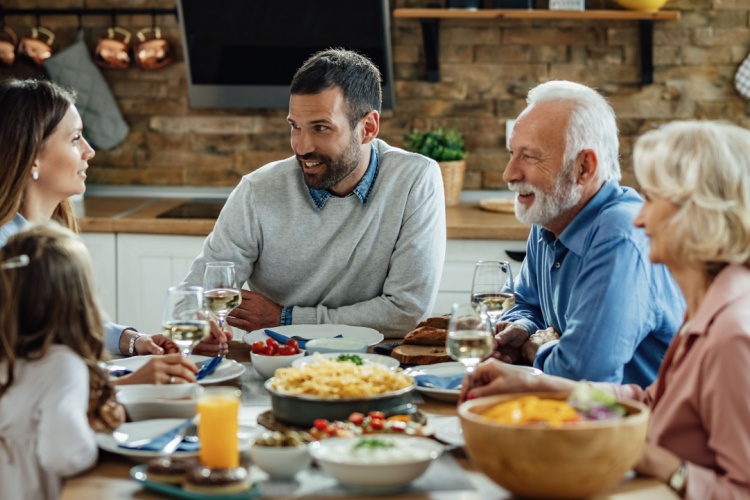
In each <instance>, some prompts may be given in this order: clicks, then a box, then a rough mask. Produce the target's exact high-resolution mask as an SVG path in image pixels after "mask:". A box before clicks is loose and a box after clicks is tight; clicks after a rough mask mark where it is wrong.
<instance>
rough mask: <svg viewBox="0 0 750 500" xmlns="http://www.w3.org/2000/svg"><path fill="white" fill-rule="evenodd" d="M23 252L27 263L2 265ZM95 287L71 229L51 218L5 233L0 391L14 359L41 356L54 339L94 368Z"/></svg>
mask: <svg viewBox="0 0 750 500" xmlns="http://www.w3.org/2000/svg"><path fill="white" fill-rule="evenodd" d="M22 255H26V256H27V257H28V264H25V265H21V266H17V267H10V266H8V265H6V266H3V264H4V263H8V262H9V261H11V259H14V258H15V259H18V258H19V256H22ZM11 262H12V261H11ZM3 267H4V268H3ZM93 290H94V288H93V279H92V267H91V258H90V256H89V253H88V251H87V250H86V247H85V246H84V244H83V242H82V241H81V240H80V239H79V238H78V237H77V236H76V235H75V234H73V233H72V232H71V231H70V230H68V229H65V228H63V227H61V226H59V225H58V224H56V223H54V222H51V223H48V224H42V225H37V226H31V227H30V228H28V229H26V230H24V231H21V232H19V233H17V234H15V235H13V236H11V237H10V238H9V239H8V243H7V244H6V245H5V247H3V248H2V249H0V361H6V362H7V367H8V368H7V369H8V372H7V377H6V382H5V384H1V383H0V397H2V396H3V394H4V393H5V392H6V391H7V390H8V388H9V387H10V386H11V385H12V384H13V373H14V368H15V364H16V360H18V359H39V358H41V357H42V356H44V354H45V353H46V352H47V350H48V348H49V346H50V345H52V344H60V345H65V346H67V347H69V348H70V349H71V350H73V351H74V352H75V353H77V354H78V355H79V356H81V358H83V360H84V361H85V362H86V363H87V364H88V365H89V367H90V368H92V369H95V367H96V365H97V363H98V362H99V361H100V360H101V359H102V353H103V342H102V335H103V334H102V318H101V315H100V313H99V308H98V306H97V303H96V299H95V297H94V291H93ZM0 379H2V377H0ZM91 382H92V383H93V382H94V380H93V379H92V380H91Z"/></svg>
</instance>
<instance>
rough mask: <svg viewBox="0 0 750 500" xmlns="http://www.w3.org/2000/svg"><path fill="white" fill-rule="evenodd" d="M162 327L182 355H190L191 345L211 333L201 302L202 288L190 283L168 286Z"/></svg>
mask: <svg viewBox="0 0 750 500" xmlns="http://www.w3.org/2000/svg"><path fill="white" fill-rule="evenodd" d="M162 327H163V328H164V331H165V334H166V336H167V337H169V338H170V339H172V342H174V343H175V344H177V346H178V347H179V348H180V350H181V351H182V355H183V356H186V357H187V356H190V353H192V352H193V347H195V346H196V344H198V342H200V341H201V340H203V339H205V338H206V337H208V335H209V333H211V327H210V323H209V315H208V312H207V311H206V309H205V306H204V304H203V288H202V287H199V286H191V285H177V286H173V287H170V288H169V290H167V298H166V301H165V302H164V313H163V315H162Z"/></svg>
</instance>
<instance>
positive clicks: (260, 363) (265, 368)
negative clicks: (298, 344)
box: [250, 351, 305, 378]
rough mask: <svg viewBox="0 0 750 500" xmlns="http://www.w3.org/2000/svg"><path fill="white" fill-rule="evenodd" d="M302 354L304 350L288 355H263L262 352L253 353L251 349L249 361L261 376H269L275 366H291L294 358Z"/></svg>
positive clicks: (271, 375)
mask: <svg viewBox="0 0 750 500" xmlns="http://www.w3.org/2000/svg"><path fill="white" fill-rule="evenodd" d="M304 355H305V351H302V352H299V353H297V354H291V355H288V356H264V355H263V354H255V353H254V352H252V351H251V352H250V362H251V363H252V364H253V368H255V371H257V372H258V374H259V375H260V376H261V377H263V378H271V377H273V374H274V372H275V371H276V369H277V368H286V367H288V366H292V363H293V362H294V360H295V359H300V358H301V357H303V356H304Z"/></svg>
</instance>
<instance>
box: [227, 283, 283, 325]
mask: <svg viewBox="0 0 750 500" xmlns="http://www.w3.org/2000/svg"><path fill="white" fill-rule="evenodd" d="M241 292H242V303H241V304H240V305H239V306H237V307H236V308H235V309H234V310H233V311H232V312H231V313H229V316H228V317H227V323H229V324H230V325H232V326H233V327H235V328H239V329H241V330H245V331H246V332H252V331H253V330H259V329H261V328H272V327H274V326H279V322H280V321H281V310H282V307H281V306H280V305H279V304H277V303H275V302H273V301H271V300H270V299H268V298H266V297H265V296H263V295H261V294H259V293H255V292H251V291H249V290H241Z"/></svg>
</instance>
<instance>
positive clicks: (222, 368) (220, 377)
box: [108, 354, 245, 384]
mask: <svg viewBox="0 0 750 500" xmlns="http://www.w3.org/2000/svg"><path fill="white" fill-rule="evenodd" d="M152 357H153V356H151V355H148V356H133V357H132V358H122V359H113V360H112V361H109V362H108V364H110V365H116V366H122V367H123V368H127V369H128V370H132V371H136V370H137V369H138V368H140V367H141V366H143V365H145V364H146V362H147V361H148V360H149V359H151V358H152ZM209 359H211V358H210V357H209V356H198V355H197V354H193V355H191V356H190V360H191V361H192V362H193V363H195V364H198V363H203V362H205V361H207V360H209ZM243 373H245V367H244V366H242V365H241V364H239V363H238V362H236V361H234V360H232V359H227V358H224V359H222V360H221V363H219V366H217V367H216V370H214V372H213V373H212V374H211V375H209V376H208V377H206V378H204V379H203V380H199V381H198V383H199V384H215V383H217V382H226V381H227V380H232V379H234V378H237V377H239V376H240V375H242V374H243Z"/></svg>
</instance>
